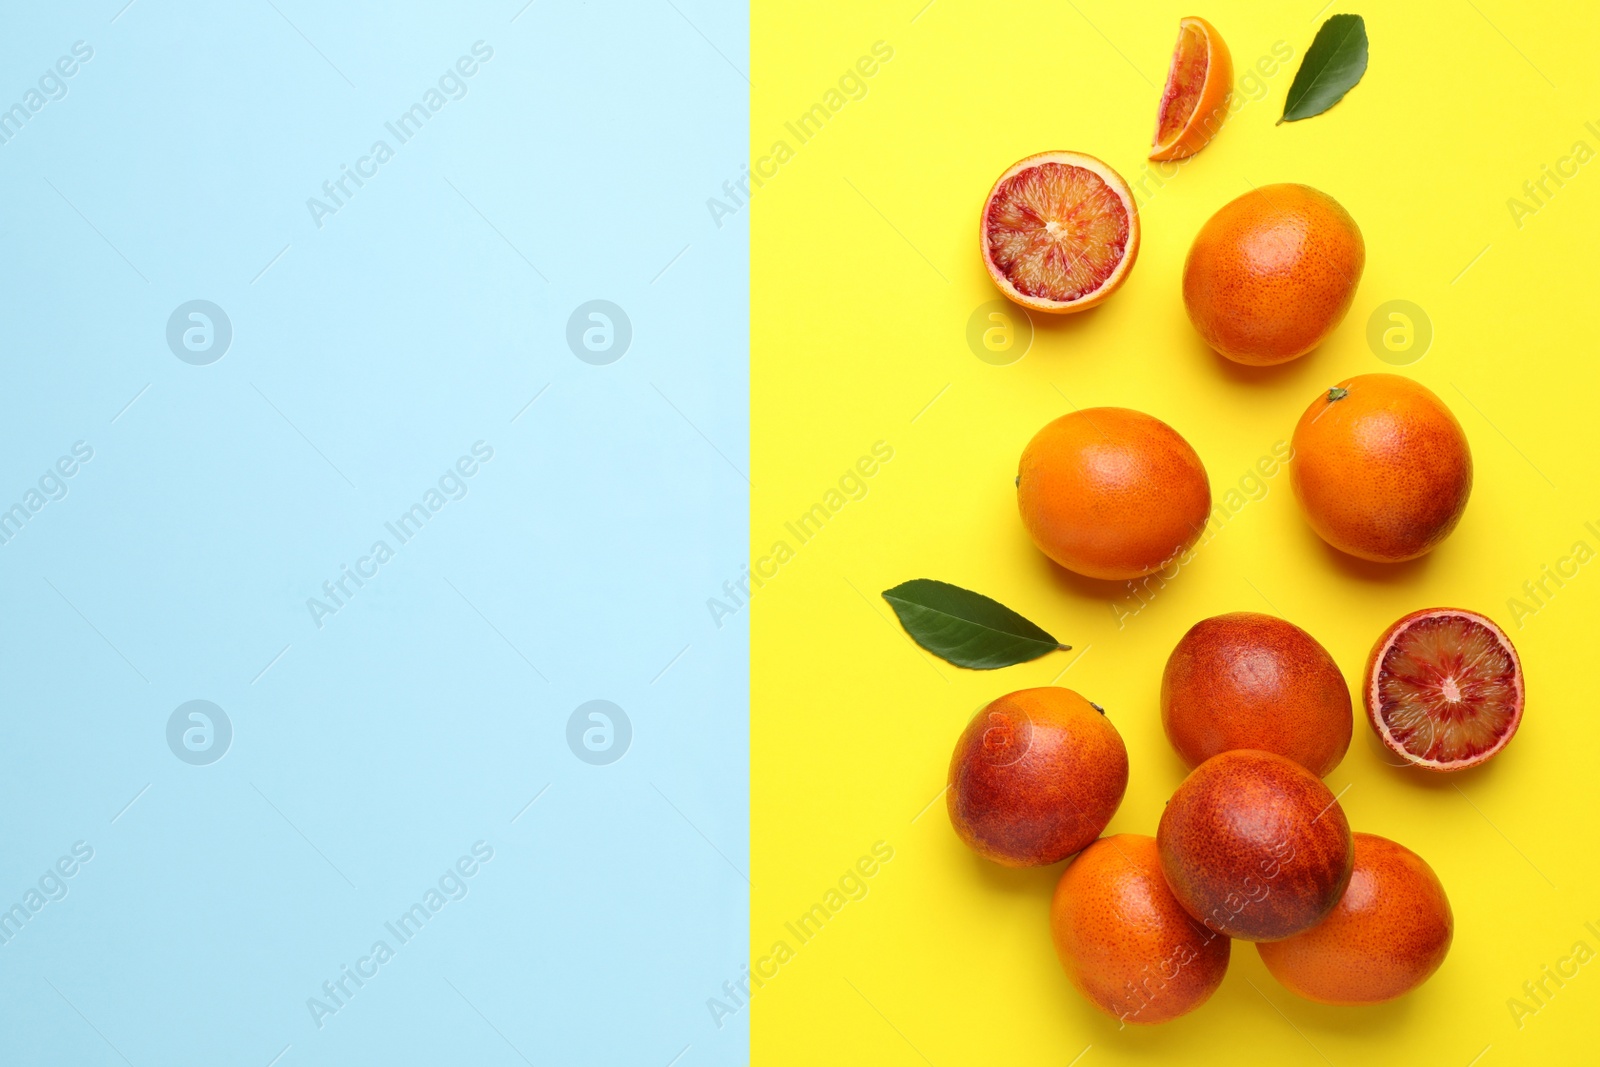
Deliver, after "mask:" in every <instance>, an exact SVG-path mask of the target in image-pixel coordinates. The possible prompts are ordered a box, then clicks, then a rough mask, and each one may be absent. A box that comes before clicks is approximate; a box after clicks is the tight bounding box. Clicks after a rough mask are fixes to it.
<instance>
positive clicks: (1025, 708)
mask: <svg viewBox="0 0 1600 1067" xmlns="http://www.w3.org/2000/svg"><path fill="white" fill-rule="evenodd" d="M949 782H950V788H949V790H948V791H947V792H946V794H945V798H946V805H947V806H948V808H949V810H950V823H951V825H952V826H954V827H955V830H956V833H957V835H959V836H960V838H961V840H963V841H965V842H966V843H967V845H968V846H969V847H970V848H971V849H972V850H973V851H974V852H977V853H978V854H979V855H981V856H984V857H986V858H988V859H991V860H993V861H994V862H996V863H999V864H1002V865H1004V866H1006V867H1044V866H1047V865H1049V864H1052V863H1059V862H1060V861H1061V860H1064V859H1066V858H1067V857H1068V856H1070V855H1072V854H1073V853H1074V852H1077V851H1078V850H1080V849H1082V848H1083V847H1084V846H1085V845H1087V844H1089V842H1091V841H1093V840H1094V839H1095V838H1097V837H1099V836H1100V831H1102V830H1104V829H1105V828H1106V823H1108V822H1110V821H1111V816H1113V815H1115V814H1116V812H1117V806H1118V805H1119V804H1121V803H1122V794H1123V792H1124V791H1125V790H1126V789H1127V788H1128V750H1127V749H1126V748H1125V747H1124V746H1123V744H1122V735H1121V734H1119V733H1117V728H1116V727H1115V726H1113V725H1111V721H1110V720H1109V719H1107V718H1106V717H1105V714H1104V713H1103V712H1100V711H1098V710H1096V709H1095V706H1094V705H1093V704H1091V703H1089V702H1088V701H1087V700H1085V699H1083V697H1081V696H1079V695H1078V694H1077V693H1074V692H1073V691H1072V690H1070V689H1059V688H1055V687H1053V686H1047V687H1044V688H1040V689H1023V690H1020V691H1018V692H1015V693H1008V694H1006V695H1005V696H1003V697H1001V698H1000V699H998V700H996V701H994V702H993V703H991V704H989V705H988V706H987V707H985V708H983V709H981V710H980V711H979V712H978V713H977V714H976V715H974V716H973V717H972V721H971V722H970V723H968V724H967V728H966V729H965V730H964V731H962V734H961V737H960V739H959V740H958V741H956V749H955V753H954V754H953V755H952V756H951V757H950V779H949Z"/></svg>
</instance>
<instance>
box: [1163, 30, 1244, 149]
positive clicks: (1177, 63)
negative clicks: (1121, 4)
mask: <svg viewBox="0 0 1600 1067" xmlns="http://www.w3.org/2000/svg"><path fill="white" fill-rule="evenodd" d="M1232 87H1233V57H1232V56H1230V55H1229V54H1228V46H1227V44H1226V43H1225V42H1224V41H1223V40H1222V35H1221V34H1220V33H1218V32H1217V30H1216V27H1214V26H1212V25H1211V23H1209V22H1207V21H1206V20H1205V19H1202V18H1193V17H1190V18H1186V19H1183V20H1182V21H1180V22H1179V23H1178V43H1177V45H1176V47H1174V48H1173V50H1172V67H1171V69H1169V70H1168V71H1167V87H1166V88H1165V89H1163V90H1162V91H1161V106H1160V107H1159V108H1158V109H1157V111H1156V136H1155V143H1154V144H1152V145H1151V147H1150V158H1151V159H1187V158H1188V157H1189V156H1192V155H1194V154H1195V153H1196V152H1198V151H1200V149H1202V148H1204V147H1205V146H1206V144H1207V142H1209V141H1210V140H1211V138H1212V137H1214V136H1216V133H1217V131H1218V130H1220V129H1222V123H1223V120H1225V119H1226V118H1227V117H1228V97H1229V95H1230V93H1231V92H1232Z"/></svg>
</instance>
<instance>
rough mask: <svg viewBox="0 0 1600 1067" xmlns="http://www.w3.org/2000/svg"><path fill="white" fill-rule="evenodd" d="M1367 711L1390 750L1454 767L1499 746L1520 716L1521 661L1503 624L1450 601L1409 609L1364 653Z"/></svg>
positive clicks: (1425, 763)
mask: <svg viewBox="0 0 1600 1067" xmlns="http://www.w3.org/2000/svg"><path fill="white" fill-rule="evenodd" d="M1365 697H1366V705H1367V718H1368V720H1369V721H1370V722H1371V724H1372V728H1373V729H1374V730H1376V731H1377V733H1378V737H1379V738H1380V739H1382V741H1383V743H1384V744H1385V745H1387V746H1388V747H1389V749H1390V750H1391V751H1393V752H1394V753H1395V754H1396V755H1398V756H1400V757H1401V758H1403V759H1405V760H1406V761H1407V762H1408V763H1412V764H1415V765H1416V766H1418V767H1426V768H1427V769H1429V770H1434V771H1458V770H1464V769H1465V768H1467V767H1475V766H1477V765H1478V764H1480V763H1482V762H1483V761H1485V760H1487V759H1488V758H1489V757H1490V756H1493V755H1494V754H1495V753H1496V752H1499V751H1500V750H1501V749H1502V748H1504V747H1505V746H1506V744H1507V743H1508V742H1509V741H1510V740H1511V736H1512V735H1513V734H1515V733H1516V732H1517V727H1518V726H1519V725H1520V724H1521V722H1522V706H1523V699H1524V691H1523V683H1522V664H1521V662H1520V661H1519V660H1518V658H1517V651H1516V649H1515V648H1513V647H1512V646H1511V640H1510V638H1508V637H1506V635H1505V633H1504V631H1502V630H1501V629H1500V627H1498V626H1496V625H1495V624H1494V623H1493V622H1490V621H1489V620H1488V619H1487V618H1485V617H1484V616H1482V615H1479V614H1477V613H1476V612H1472V611H1462V610H1460V609H1456V608H1431V609H1428V610H1424V611H1417V612H1413V613H1411V614H1410V615H1407V616H1406V617H1405V618H1403V619H1401V620H1400V621H1399V622H1397V623H1395V624H1394V625H1393V626H1391V627H1389V629H1388V630H1387V631H1385V632H1384V634H1383V636H1382V637H1380V638H1379V639H1378V643H1377V644H1376V645H1374V646H1373V648H1372V654H1371V655H1370V656H1369V657H1368V658H1367V673H1366V692H1365Z"/></svg>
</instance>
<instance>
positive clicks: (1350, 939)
mask: <svg viewBox="0 0 1600 1067" xmlns="http://www.w3.org/2000/svg"><path fill="white" fill-rule="evenodd" d="M1355 845H1356V860H1355V872H1354V873H1353V874H1351V876H1350V888H1348V889H1346V890H1345V892H1344V899H1342V900H1340V901H1339V906H1338V907H1337V908H1335V909H1334V910H1333V914H1332V915H1329V916H1328V918H1327V920H1326V921H1325V922H1323V923H1322V924H1321V925H1319V926H1315V927H1313V928H1312V929H1310V930H1307V931H1306V932H1305V933H1303V934H1297V935H1296V936H1294V937H1291V938H1289V939H1288V940H1286V941H1274V942H1272V943H1271V944H1265V945H1257V946H1256V950H1257V951H1258V952H1260V953H1261V962H1263V963H1265V964H1266V965H1267V970H1269V971H1271V972H1272V977H1274V978H1276V979H1277V980H1278V981H1279V982H1281V983H1283V985H1284V987H1285V988H1287V989H1288V990H1289V991H1290V992H1293V993H1297V994H1299V995H1300V996H1302V997H1305V998H1306V999H1307V1000H1314V1001H1317V1002H1318V1003H1320V1004H1381V1003H1383V1002H1384V1001H1386V1000H1393V999H1394V998H1395V997H1398V996H1402V995H1404V994H1406V993H1409V992H1411V991H1412V990H1413V989H1415V988H1417V987H1418V986H1419V985H1421V984H1422V983H1423V982H1426V981H1427V980H1428V979H1429V978H1430V977H1431V976H1432V975H1433V972H1435V971H1437V970H1438V969H1439V965H1440V964H1442V963H1443V962H1444V958H1445V956H1446V955H1447V954H1448V953H1449V951H1450V941H1451V938H1452V937H1453V936H1454V934H1455V918H1454V916H1453V915H1452V914H1451V912H1450V900H1449V898H1447V897H1446V896H1445V892H1444V886H1443V885H1441V884H1440V883H1439V878H1438V876H1437V875H1435V874H1434V873H1433V868H1432V867H1429V866H1428V864H1427V863H1426V861H1424V860H1423V858H1422V857H1421V856H1419V855H1417V854H1416V853H1415V852H1412V851H1411V850H1410V849H1409V848H1406V847H1405V846H1404V845H1399V844H1396V843H1395V842H1393V841H1390V840H1389V839H1388V838H1386V837H1379V836H1378V835H1376V834H1356V835H1355Z"/></svg>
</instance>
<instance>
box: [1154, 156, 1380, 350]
mask: <svg viewBox="0 0 1600 1067" xmlns="http://www.w3.org/2000/svg"><path fill="white" fill-rule="evenodd" d="M1366 261H1367V252H1366V244H1365V243H1364V242H1363V241H1362V239H1361V230H1360V228H1359V227H1357V226H1356V222H1355V219H1352V218H1351V217H1350V213H1349V212H1347V211H1345V209H1344V208H1342V207H1340V206H1339V202H1338V201H1337V200H1335V199H1333V197H1331V196H1329V195H1328V194H1326V193H1322V192H1318V191H1317V190H1316V189H1313V188H1311V187H1310V186H1308V185H1267V186H1263V187H1261V188H1260V189H1255V190H1252V191H1251V192H1248V193H1245V194H1244V195H1243V196H1241V197H1239V198H1238V199H1237V200H1234V201H1231V202H1230V203H1227V204H1225V205H1223V207H1222V208H1221V210H1219V211H1218V212H1217V213H1216V214H1215V215H1213V216H1211V218H1210V219H1209V220H1208V221H1207V222H1206V224H1205V225H1204V226H1202V227H1201V228H1200V233H1199V234H1198V235H1196V237H1195V239H1194V244H1193V245H1192V246H1191V247H1190V249H1189V256H1188V258H1187V259H1186V260H1184V264H1183V304H1184V307H1185V308H1186V309H1187V310H1188V312H1189V321H1190V322H1192V323H1194V328H1195V329H1196V330H1198V331H1200V336H1201V337H1203V338H1204V339H1205V342H1206V344H1208V345H1210V346H1211V347H1212V348H1214V349H1216V350H1217V351H1218V352H1220V353H1221V354H1222V355H1224V356H1226V357H1228V358H1229V359H1231V360H1233V361H1234V362H1236V363H1245V364H1249V365H1251V366H1257V367H1264V366H1271V365H1272V364H1276V363H1286V362H1288V361H1289V360H1291V359H1295V358H1297V357H1299V356H1303V355H1305V354H1306V353H1307V352H1309V351H1311V350H1312V349H1313V348H1315V347H1317V345H1319V344H1321V343H1322V341H1323V338H1325V337H1327V336H1328V334H1330V333H1332V332H1333V329H1334V327H1336V326H1338V325H1339V323H1340V322H1341V321H1342V320H1343V319H1344V316H1345V312H1347V311H1349V310H1350V303H1351V301H1353V300H1354V299H1355V295H1356V286H1357V285H1358V284H1359V283H1360V281H1361V271H1362V268H1363V267H1365V266H1366Z"/></svg>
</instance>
